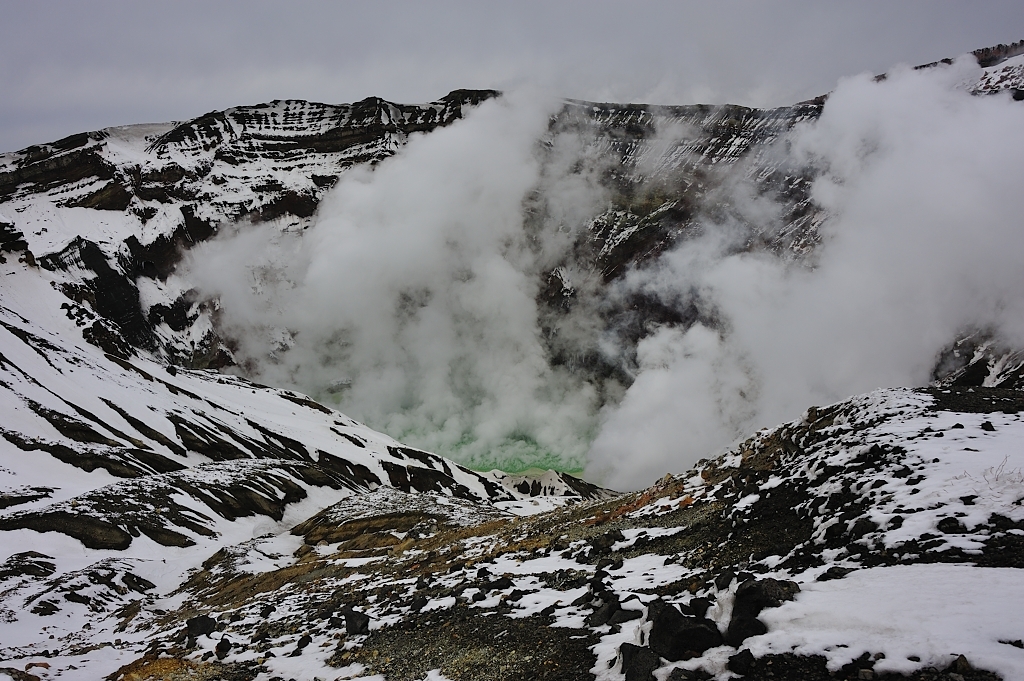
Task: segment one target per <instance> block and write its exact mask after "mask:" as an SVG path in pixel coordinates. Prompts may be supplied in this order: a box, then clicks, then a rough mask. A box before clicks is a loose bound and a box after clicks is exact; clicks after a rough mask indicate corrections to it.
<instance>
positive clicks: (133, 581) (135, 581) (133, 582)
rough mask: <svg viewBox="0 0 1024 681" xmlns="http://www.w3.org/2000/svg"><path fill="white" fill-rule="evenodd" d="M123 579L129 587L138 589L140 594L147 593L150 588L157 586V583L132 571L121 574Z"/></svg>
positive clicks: (134, 589) (133, 589)
mask: <svg viewBox="0 0 1024 681" xmlns="http://www.w3.org/2000/svg"><path fill="white" fill-rule="evenodd" d="M121 581H122V582H124V585H125V586H126V587H128V588H129V589H131V590H132V591H137V592H138V593H140V594H141V593H145V592H146V591H149V590H150V589H155V588H156V584H154V583H153V582H151V581H149V580H148V579H144V578H142V577H139V576H138V575H136V574H132V573H131V572H126V573H124V574H123V575H121Z"/></svg>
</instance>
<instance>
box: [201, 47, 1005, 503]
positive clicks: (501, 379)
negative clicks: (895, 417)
mask: <svg viewBox="0 0 1024 681" xmlns="http://www.w3.org/2000/svg"><path fill="white" fill-rule="evenodd" d="M967 61H968V60H961V61H958V62H957V63H955V64H954V65H953V66H951V67H940V68H933V69H927V70H923V71H913V70H910V69H902V70H896V71H894V72H892V73H891V74H890V76H889V77H888V78H887V79H886V80H884V81H882V82H875V81H874V80H873V79H872V78H871V77H869V76H866V75H865V76H859V77H856V78H851V79H848V80H845V81H842V82H840V84H839V85H838V87H837V88H836V90H835V92H834V93H832V95H831V96H830V98H829V100H828V102H827V104H826V106H825V109H824V112H823V114H822V116H821V118H820V119H819V120H818V121H816V122H814V123H811V124H808V125H806V126H804V127H802V128H800V129H798V130H796V131H794V133H793V134H792V135H791V136H790V137H789V139H788V140H786V141H785V142H784V144H785V146H784V147H781V148H780V149H779V153H780V154H784V155H785V157H786V163H789V164H791V165H793V166H794V167H800V166H811V167H813V168H815V169H817V171H818V172H819V178H818V179H817V180H816V182H815V184H814V189H813V197H814V199H815V201H816V202H817V204H818V205H820V206H822V207H823V208H825V209H826V210H827V211H828V213H829V215H830V216H831V217H830V219H829V220H828V221H827V223H826V224H825V225H824V226H823V228H822V237H823V240H822V243H821V245H820V246H819V248H818V250H817V252H816V253H815V254H814V256H813V258H812V260H811V261H807V262H794V261H783V260H782V259H780V258H777V257H775V256H772V255H769V254H763V253H762V254H758V253H753V252H745V251H744V249H743V248H742V244H743V243H744V242H745V241H746V239H747V237H748V234H747V233H746V232H745V231H744V229H742V228H740V227H736V226H723V225H721V224H714V223H711V222H708V223H707V224H705V225H704V228H703V230H702V234H701V236H699V237H695V238H690V239H688V240H685V241H683V242H682V243H681V244H680V245H679V246H678V247H677V248H676V249H675V250H673V251H671V252H668V253H666V254H664V255H663V256H662V257H661V258H660V259H659V260H658V261H657V262H656V263H654V264H653V265H649V266H646V267H644V268H641V269H638V270H634V271H632V272H630V273H628V275H627V276H626V277H624V278H622V279H621V280H619V281H618V282H617V283H616V284H615V285H614V289H613V290H612V291H611V295H613V296H628V295H630V294H631V293H636V292H642V293H644V294H646V295H648V296H655V297H657V298H660V299H661V300H663V301H664V302H665V303H666V304H667V305H672V304H677V303H678V301H679V300H688V301H694V302H696V304H697V305H698V307H699V309H700V310H701V312H702V315H701V319H715V320H717V323H716V324H715V326H714V328H712V327H711V326H710V325H705V324H700V323H698V324H696V325H693V326H691V327H689V328H679V327H670V326H665V327H662V328H658V329H654V330H652V332H651V333H649V334H648V335H647V336H646V337H645V338H643V339H642V340H641V341H640V343H639V346H638V347H637V348H636V364H635V365H634V366H629V367H626V372H627V373H629V372H632V373H633V375H634V380H633V382H632V384H631V385H630V386H629V387H628V389H627V390H625V392H624V393H623V392H622V391H621V390H620V391H619V392H616V390H615V389H614V387H615V386H614V381H606V382H605V383H604V384H601V385H597V384H595V383H593V382H592V380H591V379H588V378H586V376H585V375H584V374H580V373H573V372H571V371H570V370H569V369H567V368H565V367H564V366H562V365H557V366H556V365H554V364H555V363H554V362H552V358H551V356H550V347H552V345H551V343H550V342H548V341H550V339H549V338H545V337H544V334H545V333H546V331H545V330H544V329H545V328H546V326H545V323H544V319H543V314H542V311H541V310H540V309H539V306H538V303H537V299H538V295H539V293H540V290H541V289H540V287H541V286H542V284H543V275H544V274H545V273H547V272H549V271H550V270H551V268H552V267H554V266H555V265H558V264H559V263H561V262H563V261H564V256H565V254H566V253H567V252H568V250H569V249H570V248H571V246H572V243H573V241H574V239H575V237H576V236H577V235H578V234H579V230H581V229H585V228H586V224H587V221H588V219H589V218H591V217H593V216H595V215H596V214H598V213H600V212H601V211H602V210H604V209H605V208H607V206H608V200H609V199H608V196H607V195H606V194H605V193H604V192H603V190H602V189H601V183H600V181H599V179H598V178H599V176H600V171H601V165H600V159H594V158H586V150H587V149H590V148H591V147H590V146H588V144H587V141H586V140H580V139H578V138H573V137H572V136H565V137H561V138H556V140H555V144H554V145H553V146H552V145H549V146H548V147H546V148H543V149H542V147H541V146H540V145H538V140H539V139H541V138H542V137H544V135H545V133H546V131H547V125H548V122H549V117H550V115H551V113H552V112H553V111H555V110H556V108H557V106H558V102H555V101H553V100H548V99H544V98H540V97H535V96H525V95H522V94H521V93H520V94H519V95H512V96H508V97H505V98H503V99H502V100H499V101H491V102H486V103H484V104H483V105H481V106H480V107H478V108H477V109H476V110H475V111H473V112H472V113H471V114H470V115H469V116H468V117H467V118H466V119H465V120H463V121H460V122H458V123H456V124H454V125H452V126H450V127H448V128H444V129H439V130H437V131H435V132H433V133H431V134H429V135H425V136H420V137H416V138H414V139H412V140H411V141H410V143H409V144H408V145H407V146H406V147H405V148H404V149H402V150H401V151H400V152H399V154H397V155H396V156H395V157H393V158H391V159H389V160H387V161H385V162H382V163H381V164H379V165H378V166H377V167H376V168H375V169H372V170H369V169H362V170H360V169H357V170H353V171H350V172H348V173H347V174H345V175H344V176H343V177H342V179H341V181H340V182H339V184H338V186H337V187H336V188H335V189H334V190H333V191H332V193H331V195H330V196H329V197H328V198H327V199H325V200H324V202H323V203H322V205H321V208H320V211H319V216H318V219H317V222H316V224H315V225H314V226H313V227H311V228H310V229H309V230H308V231H307V232H306V233H304V234H291V233H287V232H284V233H282V232H281V231H280V230H279V229H276V228H274V227H270V226H244V227H240V228H239V229H238V230H237V232H236V233H235V234H234V235H233V236H230V237H225V238H220V239H218V240H215V241H214V242H211V243H208V244H206V245H204V246H203V247H202V248H198V249H196V250H195V251H193V255H192V260H191V265H190V268H191V273H190V274H189V276H190V277H191V278H192V279H193V280H195V281H198V283H199V285H200V287H201V288H202V289H203V290H205V291H206V292H208V293H210V294H212V295H217V296H219V298H220V300H221V309H222V316H221V320H220V324H221V326H222V328H223V329H224V330H225V331H226V333H227V335H229V336H232V337H234V338H236V339H238V341H239V343H240V347H239V350H238V352H237V353H236V355H237V356H239V357H240V358H242V359H243V360H248V361H249V364H248V365H244V366H246V368H247V369H248V370H249V371H250V372H252V373H254V374H256V375H258V376H259V377H260V378H261V379H262V380H264V381H266V382H270V383H274V384H278V385H290V386H295V387H298V388H299V389H302V390H304V391H306V392H308V393H310V394H313V395H316V396H318V397H321V398H327V399H332V398H333V399H334V400H335V401H336V402H337V404H338V405H339V407H340V408H341V409H342V410H344V411H346V412H347V413H350V414H351V415H352V416H354V417H356V418H359V419H361V420H363V421H365V422H367V423H368V424H370V425H372V426H374V427H377V428H380V429H382V430H384V431H386V432H388V433H389V434H390V435H392V436H395V437H397V438H399V439H404V440H406V441H408V442H410V443H412V444H415V445H417V446H420V447H424V448H427V449H431V450H434V451H437V452H439V453H441V454H444V455H446V456H450V457H453V458H456V459H458V460H460V461H462V462H465V463H468V464H469V465H473V466H477V467H490V466H501V467H505V468H507V469H516V468H519V469H522V468H525V467H529V466H545V467H547V466H551V467H557V468H559V469H562V470H580V469H585V473H586V476H587V477H588V478H589V479H592V480H594V481H596V482H600V483H603V484H606V485H608V486H611V487H614V488H618V489H628V488H635V487H640V486H643V485H647V484H650V483H651V482H653V480H654V479H655V478H656V477H658V476H659V475H661V474H663V473H665V472H670V471H671V472H680V471H683V470H685V469H686V468H687V467H689V466H690V465H691V464H693V463H694V462H695V461H696V460H697V459H699V458H702V457H706V456H709V455H712V454H714V453H716V452H717V451H718V450H720V449H721V448H722V447H724V446H727V445H728V444H730V443H731V442H732V441H734V440H735V439H736V438H738V437H741V436H745V435H747V434H749V432H750V431H751V430H753V429H755V428H758V427H762V426H769V425H774V424H775V423H777V422H779V421H781V420H784V419H787V418H794V417H796V416H798V415H799V414H800V413H801V412H802V411H803V410H804V409H805V408H806V407H808V406H810V405H811V404H821V403H827V402H830V401H834V400H837V399H842V398H844V397H846V396H848V395H851V394H856V393H859V392H864V391H867V390H871V389H873V388H876V387H879V386H896V385H908V386H913V385H922V384H924V383H926V382H927V381H928V379H929V372H930V370H931V369H932V367H933V366H934V364H935V360H936V358H937V355H938V353H939V351H940V350H941V349H942V348H943V347H944V346H945V345H947V344H948V343H950V342H951V341H952V340H953V339H954V338H955V337H956V335H957V334H958V333H962V332H964V331H967V330H971V329H977V328H984V329H991V330H994V331H995V332H997V333H999V334H1000V335H1001V336H1002V337H1003V338H1004V339H1006V340H1007V341H1009V342H1016V343H1021V342H1024V267H1022V260H1021V253H1024V224H1022V223H1024V209H1022V202H1021V199H1020V193H1021V187H1024V181H1022V179H1024V178H1022V174H1024V173H1022V170H1021V167H1022V166H1021V159H1024V135H1021V134H1020V131H1021V130H1024V106H1021V105H1020V104H1017V103H1014V102H1012V101H1011V100H1010V98H1009V97H1004V96H991V97H975V96H971V95H969V94H968V93H967V92H966V91H965V90H964V88H963V87H961V86H960V84H961V83H962V82H964V81H966V80H969V79H970V78H972V77H974V76H975V75H976V67H974V66H973V65H971V64H968V63H967ZM581 157H582V162H581ZM730 184H735V186H736V187H737V189H736V190H735V191H734V192H732V196H731V197H730V200H731V201H732V203H733V204H734V205H735V206H736V207H737V209H738V210H741V211H743V212H744V213H745V214H747V216H748V217H751V216H752V217H753V218H754V219H755V220H756V221H761V222H763V223H770V222H771V221H772V220H774V219H776V217H775V216H776V213H777V211H776V210H775V206H774V204H771V202H770V201H769V200H768V199H767V198H764V197H762V198H750V197H752V196H753V194H752V192H750V191H749V188H746V189H745V188H744V186H743V182H742V181H740V180H739V179H736V180H735V182H730ZM538 197H540V198H538ZM744 197H747V198H744ZM538 216H539V217H538ZM570 274H571V275H572V276H571V277H570V278H573V284H574V285H577V286H579V287H581V289H586V287H587V284H586V277H587V273H586V272H579V273H570ZM591 274H592V273H591ZM581 298H584V299H585V298H586V296H581ZM559 332H560V333H561V334H562V335H561V336H560V337H559V342H562V343H568V344H569V345H571V344H572V343H577V344H578V345H580V346H581V347H589V348H595V347H598V348H603V349H604V352H605V355H606V358H610V359H609V361H612V360H615V358H619V357H623V356H629V354H630V353H628V352H623V348H621V347H616V346H614V345H611V346H610V345H609V342H610V341H609V336H608V335H606V334H605V332H604V329H603V328H602V322H601V321H600V319H599V318H598V316H597V315H596V314H595V309H594V308H593V307H587V306H581V307H579V308H577V309H575V310H574V311H573V312H572V313H571V314H570V315H568V316H567V317H566V319H565V320H563V321H562V323H561V326H560V327H559ZM615 361H618V360H615ZM609 386H611V387H609Z"/></svg>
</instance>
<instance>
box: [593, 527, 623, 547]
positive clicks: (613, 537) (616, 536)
mask: <svg viewBox="0 0 1024 681" xmlns="http://www.w3.org/2000/svg"><path fill="white" fill-rule="evenodd" d="M625 539H626V538H625V537H624V536H623V534H622V532H621V531H619V530H610V531H608V532H605V533H604V534H601V535H598V536H596V537H594V538H593V539H591V540H590V545H591V546H593V547H594V550H595V551H600V552H605V551H610V550H611V548H612V545H613V544H615V542H620V541H625Z"/></svg>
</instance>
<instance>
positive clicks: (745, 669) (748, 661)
mask: <svg viewBox="0 0 1024 681" xmlns="http://www.w3.org/2000/svg"><path fill="white" fill-rule="evenodd" d="M753 666H754V654H753V653H751V652H750V651H749V650H747V649H746V648H744V649H743V650H741V651H740V652H738V653H736V654H735V655H732V656H731V657H729V671H731V672H734V673H736V674H739V675H740V676H746V675H747V674H749V673H750V670H751V669H752V668H753Z"/></svg>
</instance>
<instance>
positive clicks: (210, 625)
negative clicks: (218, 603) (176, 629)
mask: <svg viewBox="0 0 1024 681" xmlns="http://www.w3.org/2000/svg"><path fill="white" fill-rule="evenodd" d="M185 626H186V627H187V630H188V635H189V637H191V638H198V637H199V636H203V635H204V634H212V633H213V632H215V631H217V620H215V619H213V618H212V617H210V616H209V615H198V616H196V617H192V618H190V619H189V620H188V621H186V622H185Z"/></svg>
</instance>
